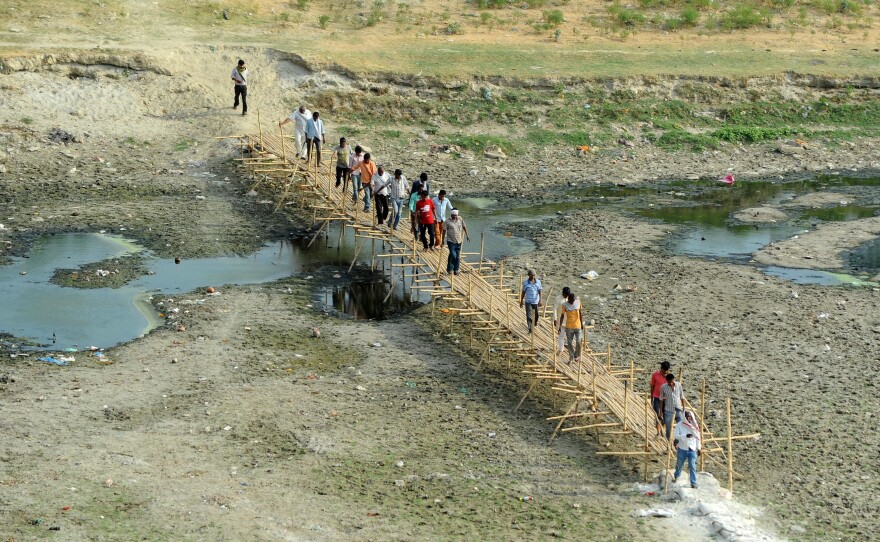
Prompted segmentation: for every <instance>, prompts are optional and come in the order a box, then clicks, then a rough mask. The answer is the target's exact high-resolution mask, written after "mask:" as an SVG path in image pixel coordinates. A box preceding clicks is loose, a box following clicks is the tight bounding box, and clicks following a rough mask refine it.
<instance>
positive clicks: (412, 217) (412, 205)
mask: <svg viewBox="0 0 880 542" xmlns="http://www.w3.org/2000/svg"><path fill="white" fill-rule="evenodd" d="M420 199H422V193H421V192H413V193H411V194H410V195H409V221H410V229H411V230H412V234H413V238H414V239H418V238H419V215H418V213H417V212H416V206H417V205H418V203H419V200H420Z"/></svg>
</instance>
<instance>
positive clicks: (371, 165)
mask: <svg viewBox="0 0 880 542" xmlns="http://www.w3.org/2000/svg"><path fill="white" fill-rule="evenodd" d="M376 170H377V167H376V162H373V160H372V159H371V157H370V153H368V152H367V153H364V159H363V160H361V161H360V163H358V165H357V166H356V169H353V170H352V172H351V174H352V175H354V174H355V172H358V173H360V177H361V185H362V187H363V190H364V211H366V212H369V211H370V201H371V200H372V199H373V189H372V186H370V183H372V182H373V175H375V174H376Z"/></svg>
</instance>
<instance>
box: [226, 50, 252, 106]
mask: <svg viewBox="0 0 880 542" xmlns="http://www.w3.org/2000/svg"><path fill="white" fill-rule="evenodd" d="M247 80H248V69H247V66H245V65H244V60H239V61H238V65H237V66H236V67H234V68H232V81H233V82H234V84H235V101H234V102H233V103H232V109H238V99H239V97H240V98H241V114H242V115H247ZM227 103H229V102H227Z"/></svg>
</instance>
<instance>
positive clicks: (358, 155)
mask: <svg viewBox="0 0 880 542" xmlns="http://www.w3.org/2000/svg"><path fill="white" fill-rule="evenodd" d="M363 161H364V150H363V149H362V148H361V146H360V145H355V147H354V154H353V155H352V156H351V158H349V159H348V174H349V175H350V176H351V201H353V202H354V203H357V200H358V194H360V192H361V188H362V187H363V185H362V183H361V162H363Z"/></svg>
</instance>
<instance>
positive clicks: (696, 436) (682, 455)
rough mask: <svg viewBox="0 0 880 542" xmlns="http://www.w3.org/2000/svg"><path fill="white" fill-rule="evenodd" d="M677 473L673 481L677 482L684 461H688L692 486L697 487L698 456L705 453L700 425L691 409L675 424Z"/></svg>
mask: <svg viewBox="0 0 880 542" xmlns="http://www.w3.org/2000/svg"><path fill="white" fill-rule="evenodd" d="M672 443H673V444H674V445H675V448H676V450H675V454H676V457H675V474H673V475H672V481H673V482H677V481H678V477H679V475H681V468H682V466H684V462H685V461H687V462H688V473H689V474H690V479H691V480H690V482H691V487H692V488H694V489H697V457H698V456H700V455H701V454H702V453H703V442H702V439H701V438H700V427H699V425H698V424H697V417H696V415H694V413H693V412H692V411H690V410H685V411H684V418H683V419H682V420H681V421H680V422H678V424H677V425H676V426H675V440H674V441H673V442H672Z"/></svg>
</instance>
